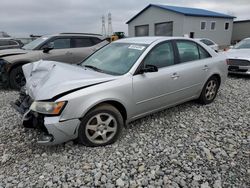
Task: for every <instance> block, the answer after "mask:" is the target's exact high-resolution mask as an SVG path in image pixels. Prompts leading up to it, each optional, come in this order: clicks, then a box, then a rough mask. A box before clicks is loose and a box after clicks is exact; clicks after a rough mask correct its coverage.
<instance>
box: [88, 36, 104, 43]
mask: <svg viewBox="0 0 250 188" xmlns="http://www.w3.org/2000/svg"><path fill="white" fill-rule="evenodd" d="M91 40H92V41H93V43H94V44H98V43H100V42H102V40H101V39H99V38H96V37H93V38H91Z"/></svg>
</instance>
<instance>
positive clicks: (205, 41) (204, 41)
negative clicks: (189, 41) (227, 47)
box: [201, 39, 214, 46]
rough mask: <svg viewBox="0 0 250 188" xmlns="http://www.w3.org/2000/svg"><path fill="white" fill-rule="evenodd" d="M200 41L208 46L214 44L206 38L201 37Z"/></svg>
mask: <svg viewBox="0 0 250 188" xmlns="http://www.w3.org/2000/svg"><path fill="white" fill-rule="evenodd" d="M201 42H203V43H204V44H206V45H208V46H211V45H214V43H213V42H212V41H210V40H207V39H202V40H201Z"/></svg>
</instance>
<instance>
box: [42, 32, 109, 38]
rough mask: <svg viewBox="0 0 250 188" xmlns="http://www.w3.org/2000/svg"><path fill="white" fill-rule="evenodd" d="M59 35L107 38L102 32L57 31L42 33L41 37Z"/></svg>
mask: <svg viewBox="0 0 250 188" xmlns="http://www.w3.org/2000/svg"><path fill="white" fill-rule="evenodd" d="M57 36H72V37H79V36H81V37H97V38H99V39H105V37H104V36H102V35H100V34H94V33H57V34H48V35H42V36H41V37H49V38H50V37H57Z"/></svg>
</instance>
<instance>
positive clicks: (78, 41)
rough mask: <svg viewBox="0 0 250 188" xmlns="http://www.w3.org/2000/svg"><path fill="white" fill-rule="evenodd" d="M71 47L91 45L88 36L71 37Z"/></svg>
mask: <svg viewBox="0 0 250 188" xmlns="http://www.w3.org/2000/svg"><path fill="white" fill-rule="evenodd" d="M71 40H72V48H82V47H90V46H93V45H94V44H93V42H92V41H91V39H90V38H72V39H71Z"/></svg>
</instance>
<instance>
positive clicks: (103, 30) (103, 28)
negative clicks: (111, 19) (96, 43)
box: [102, 16, 106, 37]
mask: <svg viewBox="0 0 250 188" xmlns="http://www.w3.org/2000/svg"><path fill="white" fill-rule="evenodd" d="M102 35H103V36H105V37H106V27H105V17H104V16H102Z"/></svg>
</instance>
